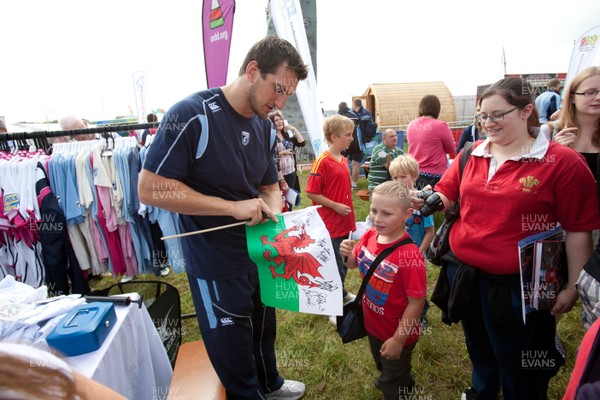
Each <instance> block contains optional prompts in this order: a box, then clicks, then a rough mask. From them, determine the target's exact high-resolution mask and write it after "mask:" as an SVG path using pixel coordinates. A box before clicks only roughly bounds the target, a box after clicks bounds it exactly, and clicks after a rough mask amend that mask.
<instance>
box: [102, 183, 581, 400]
mask: <svg viewBox="0 0 600 400" xmlns="http://www.w3.org/2000/svg"><path fill="white" fill-rule="evenodd" d="M307 176H308V172H304V173H303V174H302V175H301V176H300V179H301V183H302V184H301V187H305V184H306V179H307ZM366 187H367V182H366V180H365V179H364V178H362V179H361V180H360V181H359V189H366ZM353 201H354V207H355V215H356V218H357V220H364V219H365V217H366V215H367V213H368V205H369V203H368V202H367V201H363V200H361V199H359V198H358V197H356V196H354V198H353ZM308 205H310V202H309V201H308V199H307V198H306V197H305V196H304V193H303V198H302V205H301V207H305V206H308ZM427 272H428V290H429V291H428V294H429V295H431V291H432V290H433V287H434V285H435V282H436V280H437V277H438V274H439V267H436V266H433V265H428V267H427ZM144 278H145V279H164V280H165V281H167V282H170V283H172V284H173V285H175V286H176V287H177V288H178V289H179V291H180V294H181V300H182V313H184V314H186V313H194V307H193V304H192V300H191V296H190V292H189V289H188V283H187V278H186V276H185V274H174V273H171V274H170V275H169V276H167V277H166V278H155V277H154V276H153V275H147V276H140V277H136V280H137V279H140V280H141V279H144ZM90 283H91V285H92V286H93V287H94V288H102V287H106V286H109V285H111V284H113V283H115V281H114V280H113V279H111V278H102V279H99V280H92V281H91V282H90ZM346 286H347V287H348V289H349V290H350V291H351V292H354V293H355V292H356V291H357V290H358V287H359V286H360V279H359V277H358V272H357V271H356V270H353V271H349V273H348V276H347V280H346ZM580 315H581V308H580V306H579V303H578V304H577V306H576V307H575V309H574V310H573V311H571V312H570V313H569V314H567V315H565V316H564V317H563V318H562V320H561V321H560V324H559V334H560V337H561V338H562V341H563V344H564V347H565V350H566V352H567V365H566V366H565V367H563V368H562V369H561V371H560V372H559V374H558V375H557V376H556V377H555V378H554V379H553V380H552V381H551V383H550V390H549V398H550V399H560V398H562V395H563V393H564V390H565V388H566V385H567V382H568V379H569V375H570V372H571V370H572V368H573V362H574V358H575V354H576V351H577V346H578V345H579V343H580V341H581V338H582V337H583V328H582V326H581V321H580ZM277 318H278V324H277V326H278V330H277V344H276V349H277V358H278V363H279V368H280V371H281V373H282V375H283V376H284V377H286V378H289V379H296V380H301V381H303V382H304V383H305V384H306V387H307V394H306V396H305V397H304V398H305V399H307V400H313V399H324V400H325V399H327V400H346V399H348V400H350V399H358V400H367V399H373V400H375V399H379V398H380V397H381V393H380V392H379V391H378V390H377V389H376V388H375V386H374V385H373V380H374V379H375V378H376V376H377V374H376V370H375V366H374V364H373V360H372V358H371V354H370V351H369V346H368V342H367V340H366V339H361V340H358V341H355V342H353V343H350V344H346V345H342V343H341V341H340V339H339V337H338V336H337V333H336V332H335V329H334V328H333V326H331V325H330V324H329V323H328V322H327V318H326V317H323V316H316V315H309V314H298V313H293V312H289V311H284V310H278V311H277ZM428 319H429V321H430V323H429V327H428V328H427V329H426V330H425V331H424V333H423V335H422V336H421V338H420V339H419V342H418V344H417V346H416V348H415V351H414V353H413V373H414V376H415V380H416V383H417V387H416V388H415V390H414V391H413V393H412V394H411V395H412V396H414V398H415V399H421V400H425V399H433V400H437V399H440V400H447V399H459V398H460V394H461V392H462V390H463V389H464V388H466V387H467V386H469V384H470V371H471V365H470V362H469V358H468V355H467V352H466V349H465V344H464V337H463V334H462V330H461V328H460V326H458V325H453V326H451V327H449V326H447V325H444V324H443V323H442V322H441V315H440V310H439V309H438V308H437V307H435V306H434V305H433V304H432V306H431V309H430V310H429V312H428ZM183 338H184V341H192V340H197V339H198V338H200V334H199V330H198V325H197V322H196V320H195V319H194V318H192V319H186V320H184V324H183Z"/></svg>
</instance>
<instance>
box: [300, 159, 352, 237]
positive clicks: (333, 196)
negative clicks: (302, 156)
mask: <svg viewBox="0 0 600 400" xmlns="http://www.w3.org/2000/svg"><path fill="white" fill-rule="evenodd" d="M306 192H307V193H315V194H322V195H323V196H325V197H327V198H328V199H330V200H333V201H335V202H336V203H342V204H346V205H348V206H350V214H348V215H346V216H342V215H340V214H338V213H337V212H335V211H334V210H333V209H332V208H328V207H319V208H318V212H319V215H320V216H321V218H322V219H323V222H324V223H325V226H326V227H327V230H328V231H329V235H330V236H331V237H332V238H338V237H342V236H348V234H349V233H350V232H353V231H355V230H356V224H355V221H354V206H353V205H352V187H351V186H350V169H349V167H348V160H347V159H346V157H344V156H342V159H341V160H340V161H338V160H337V159H336V158H335V157H333V156H332V155H331V154H329V152H327V151H324V152H323V153H322V154H321V155H320V156H319V157H318V158H317V159H316V160H315V162H314V163H313V165H312V168H311V170H310V176H309V177H308V183H307V184H306ZM313 205H316V203H315V202H313Z"/></svg>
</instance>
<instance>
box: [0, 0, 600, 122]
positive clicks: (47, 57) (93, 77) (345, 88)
mask: <svg viewBox="0 0 600 400" xmlns="http://www.w3.org/2000/svg"><path fill="white" fill-rule="evenodd" d="M266 7H267V0H237V12H236V15H235V20H234V27H233V33H232V54H231V57H230V66H229V77H230V79H232V78H233V77H234V76H235V75H236V74H237V71H238V69H239V66H240V64H241V62H242V60H243V57H244V55H245V53H246V51H247V50H248V48H249V47H250V46H251V45H252V44H253V43H254V42H256V41H257V40H258V39H260V38H261V37H263V36H264V35H265V33H266V22H265V13H264V11H265V8H266ZM201 8H202V0H171V1H168V2H167V1H155V0H144V1H142V0H118V1H117V0H103V1H66V0H52V1H45V0H44V1H42V0H34V1H26V0H23V1H10V2H3V4H2V22H1V23H0V38H1V39H0V43H1V46H0V51H1V52H2V55H1V61H0V71H1V72H0V115H4V116H5V117H6V118H7V121H8V122H9V123H14V122H16V121H21V120H28V121H43V120H44V119H45V118H46V117H48V118H49V119H58V118H60V117H61V116H63V115H66V114H76V115H79V116H82V117H85V118H88V119H111V118H114V117H115V116H116V115H124V114H128V113H129V110H130V109H131V110H135V98H134V91H133V83H132V73H133V72H135V71H142V70H143V71H146V72H145V74H146V87H145V90H146V109H147V110H150V109H153V108H165V109H168V108H169V107H170V106H171V105H172V104H173V103H175V102H176V101H178V100H179V99H181V98H183V97H185V96H187V95H188V94H190V93H193V92H195V91H198V90H201V89H205V88H206V79H205V77H204V65H203V56H202V32H201ZM317 19H318V26H317V29H318V34H317V37H318V54H317V58H318V69H317V72H318V76H317V81H318V91H319V98H320V99H321V100H322V101H323V103H324V106H325V108H326V109H328V108H336V106H337V103H339V102H340V101H350V99H351V96H352V95H360V94H362V93H363V92H364V91H365V90H366V89H367V87H368V85H369V84H370V83H382V82H424V81H443V82H444V83H445V84H446V85H447V86H448V87H449V88H450V91H451V92H452V94H453V95H455V96H458V95H469V94H474V93H475V90H476V88H477V85H482V84H488V83H492V82H494V81H496V80H497V79H499V78H500V77H501V76H502V73H503V68H502V64H501V57H502V46H503V45H504V48H505V52H506V62H507V72H508V73H509V74H510V73H552V72H566V71H567V69H568V65H569V59H570V56H571V51H572V49H573V43H574V41H575V40H576V39H578V38H579V36H580V35H581V34H583V33H584V32H585V31H586V30H588V29H590V28H592V27H593V26H595V25H598V24H600V1H598V0H571V1H569V2H565V1H564V0H561V1H554V0H551V1H548V0H546V1H540V0H533V1H524V0H519V1H517V0H505V1H502V2H483V1H470V0H469V1H466V0H457V1H452V2H451V1H437V0H433V1H429V2H418V1H398V0H369V1H366V0H362V1H360V0H317ZM595 63H596V64H600V57H599V56H597V57H596V62H595ZM134 112H135V111H134Z"/></svg>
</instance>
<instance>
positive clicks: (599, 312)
mask: <svg viewBox="0 0 600 400" xmlns="http://www.w3.org/2000/svg"><path fill="white" fill-rule="evenodd" d="M543 128H544V130H545V131H546V132H549V131H550V126H549V125H545V126H544V127H543ZM552 128H554V140H555V141H556V142H557V143H560V144H563V145H565V146H568V147H570V148H572V149H574V150H576V151H578V152H579V153H580V154H581V155H582V156H584V157H585V160H586V161H587V164H588V166H589V168H590V170H591V171H592V173H593V174H594V177H595V178H596V182H598V177H599V176H600V173H599V170H598V168H599V167H600V162H599V160H598V159H599V158H600V67H589V68H586V69H583V70H581V71H580V72H579V73H578V74H577V75H575V76H574V77H573V79H572V80H571V83H570V84H569V87H568V88H567V90H566V94H565V103H564V105H563V110H562V112H561V117H560V119H559V120H558V122H557V123H556V124H555V125H554V126H552ZM588 190H589V191H592V187H591V186H588ZM596 191H597V193H599V198H600V185H599V184H598V183H596ZM596 207H598V208H600V204H598V205H597V206H596ZM583 215H587V210H586V212H585V214H583ZM577 290H578V291H579V295H580V296H581V306H582V322H583V327H584V328H585V329H586V330H587V329H589V328H590V326H591V325H592V323H593V322H594V321H595V320H596V319H597V318H598V317H599V316H600V247H599V246H598V244H597V245H596V250H595V252H594V254H593V255H592V257H590V259H589V260H588V262H587V263H586V264H585V265H584V266H583V271H581V275H580V276H579V279H578V281H577Z"/></svg>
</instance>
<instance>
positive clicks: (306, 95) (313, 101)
mask: <svg viewBox="0 0 600 400" xmlns="http://www.w3.org/2000/svg"><path fill="white" fill-rule="evenodd" d="M269 3H270V9H271V17H272V18H273V25H274V26H275V31H276V32H277V36H279V37H280V38H283V39H285V40H287V41H288V42H290V43H292V45H294V47H295V48H296V50H298V52H299V53H300V55H301V56H302V60H303V61H304V62H305V63H306V64H307V65H308V77H307V78H306V79H305V80H303V81H301V82H299V83H298V87H297V89H296V94H297V96H298V104H299V105H300V109H301V110H302V116H303V117H304V124H305V125H306V129H307V130H308V136H309V137H310V142H311V143H312V146H313V150H314V152H315V157H318V156H319V155H320V154H321V153H322V152H323V151H325V150H326V149H327V143H326V142H325V137H324V136H323V114H322V113H321V107H320V106H319V97H318V95H317V80H316V77H315V71H314V69H313V66H312V59H311V57H310V49H309V47H308V40H307V39H306V30H305V29H304V18H303V17H302V9H301V8H300V2H299V0H271V1H270V2H269Z"/></svg>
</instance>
